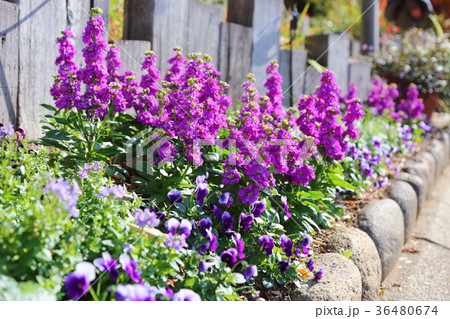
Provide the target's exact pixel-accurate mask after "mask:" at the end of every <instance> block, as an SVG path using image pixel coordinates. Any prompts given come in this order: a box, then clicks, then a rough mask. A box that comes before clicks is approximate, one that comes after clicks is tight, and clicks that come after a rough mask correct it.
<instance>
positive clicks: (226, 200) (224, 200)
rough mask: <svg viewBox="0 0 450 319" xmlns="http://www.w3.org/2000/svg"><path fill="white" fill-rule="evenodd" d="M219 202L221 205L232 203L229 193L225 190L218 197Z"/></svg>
mask: <svg viewBox="0 0 450 319" xmlns="http://www.w3.org/2000/svg"><path fill="white" fill-rule="evenodd" d="M219 204H220V205H222V206H226V207H228V206H231V205H232V204H233V197H231V193H229V192H226V193H224V194H222V195H220V197H219Z"/></svg>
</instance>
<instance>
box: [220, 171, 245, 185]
mask: <svg viewBox="0 0 450 319" xmlns="http://www.w3.org/2000/svg"><path fill="white" fill-rule="evenodd" d="M240 176H241V174H239V172H238V171H237V170H235V169H231V170H228V171H226V172H225V173H223V175H222V177H223V179H222V184H223V185H231V184H237V183H239V177H240Z"/></svg>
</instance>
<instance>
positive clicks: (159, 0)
mask: <svg viewBox="0 0 450 319" xmlns="http://www.w3.org/2000/svg"><path fill="white" fill-rule="evenodd" d="M91 7H100V8H102V9H103V12H104V13H103V17H104V19H105V22H106V23H107V22H108V12H109V0H9V1H6V0H0V40H1V41H0V85H1V89H0V123H12V124H14V125H15V126H20V127H22V128H23V129H24V130H25V131H26V132H27V134H28V136H29V137H31V138H37V137H39V136H41V127H40V125H39V121H40V118H41V116H42V115H44V114H45V112H46V111H45V109H44V108H42V107H40V106H39V104H41V103H46V104H53V101H52V98H51V96H50V94H49V89H50V87H51V85H52V83H53V78H52V74H54V73H56V72H57V68H56V66H55V65H54V61H55V59H56V57H57V55H58V48H57V45H56V41H55V39H56V38H57V37H58V36H59V35H60V31H61V30H62V29H65V28H70V29H71V30H72V32H73V33H74V35H75V46H76V48H77V51H78V52H80V53H81V49H82V41H81V33H82V30H83V28H84V27H85V25H86V21H87V19H88V11H89V9H90V8H91ZM282 10H283V0H228V2H227V7H226V8H225V7H224V6H223V5H214V6H212V5H206V4H204V3H201V2H198V1H195V0H145V1H143V0H126V1H125V18H124V30H123V35H124V40H121V41H118V45H119V46H120V47H121V49H122V60H123V62H124V67H123V69H122V70H126V69H130V70H133V71H135V72H136V73H138V74H140V63H141V62H142V60H143V58H144V51H146V50H150V49H152V50H153V51H155V52H156V53H157V54H158V56H159V59H158V67H159V69H160V70H162V71H164V70H165V68H166V67H167V60H168V59H169V58H170V57H171V56H172V55H173V51H172V48H174V47H177V46H179V47H182V48H183V49H184V52H185V53H189V52H202V53H208V54H209V55H210V56H211V57H212V58H213V62H214V64H215V65H216V67H217V68H218V69H219V70H220V71H221V73H222V75H221V77H222V78H221V79H222V80H224V81H226V82H228V83H229V84H230V89H229V92H228V93H229V94H230V95H231V96H232V98H233V101H235V102H236V101H239V97H240V95H241V94H242V88H241V87H240V86H241V84H242V83H243V82H244V81H245V80H246V75H247V73H249V72H252V73H254V74H255V76H256V79H257V85H256V86H257V88H258V90H259V91H260V92H262V93H263V92H265V89H264V87H263V82H264V79H265V68H266V66H267V65H268V63H269V62H270V61H271V60H278V61H279V63H280V73H281V74H282V76H283V79H284V80H283V88H284V90H285V91H286V93H285V99H284V104H285V105H286V106H290V105H292V104H293V103H296V102H297V98H298V96H299V95H301V94H302V93H311V92H312V91H313V90H314V88H315V86H317V85H318V83H319V82H318V81H319V78H320V74H319V73H318V72H317V71H315V70H313V69H307V67H306V59H307V57H310V58H314V59H318V60H319V62H320V63H322V64H323V65H325V66H327V67H328V68H330V69H331V70H333V71H334V72H335V73H336V75H337V78H338V80H339V85H340V86H341V88H342V89H344V90H345V88H346V85H347V83H348V82H349V81H350V82H356V83H357V85H358V86H359V87H360V92H361V93H362V96H363V97H364V96H366V91H367V83H368V82H369V77H370V64H368V63H366V62H352V61H351V56H352V53H351V52H350V51H351V50H350V43H349V41H350V40H349V39H348V36H347V35H345V34H344V35H327V36H317V37H312V38H310V39H308V40H307V50H308V52H309V53H308V56H307V53H306V51H282V50H280V49H279V37H280V27H281V16H282ZM327 49H328V50H327ZM352 51H354V50H352ZM324 52H325V53H324ZM323 53H324V54H323ZM77 62H78V63H79V65H82V64H83V60H82V56H81V54H78V57H77Z"/></svg>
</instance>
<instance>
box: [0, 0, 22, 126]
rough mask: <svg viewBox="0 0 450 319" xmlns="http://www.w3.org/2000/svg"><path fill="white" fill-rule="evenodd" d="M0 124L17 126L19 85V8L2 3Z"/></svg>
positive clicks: (0, 8) (0, 7)
mask: <svg viewBox="0 0 450 319" xmlns="http://www.w3.org/2000/svg"><path fill="white" fill-rule="evenodd" d="M0 12H1V17H0V123H2V124H4V125H7V124H13V125H16V108H17V93H18V84H19V37H18V35H19V28H18V21H19V8H18V5H17V4H13V3H8V2H5V1H0Z"/></svg>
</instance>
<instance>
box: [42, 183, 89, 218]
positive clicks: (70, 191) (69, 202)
mask: <svg viewBox="0 0 450 319" xmlns="http://www.w3.org/2000/svg"><path fill="white" fill-rule="evenodd" d="M72 185H73V186H70V183H69V181H68V180H65V179H63V178H62V177H60V178H59V179H58V180H56V179H54V178H52V179H51V180H50V183H49V184H48V185H47V186H46V187H44V189H43V192H44V193H48V192H52V193H55V194H56V195H57V196H58V198H59V199H61V200H63V201H64V202H66V208H67V210H68V211H69V213H70V214H71V215H72V216H73V217H78V216H80V213H79V212H78V210H77V208H76V206H77V202H78V195H81V194H82V192H81V190H80V188H79V187H78V183H77V181H76V180H73V181H72Z"/></svg>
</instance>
